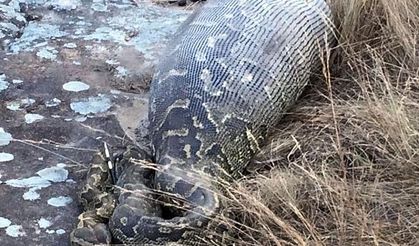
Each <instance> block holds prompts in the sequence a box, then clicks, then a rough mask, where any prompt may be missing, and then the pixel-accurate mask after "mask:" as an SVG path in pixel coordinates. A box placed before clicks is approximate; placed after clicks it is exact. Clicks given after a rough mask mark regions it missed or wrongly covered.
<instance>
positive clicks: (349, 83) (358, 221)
mask: <svg viewBox="0 0 419 246" xmlns="http://www.w3.org/2000/svg"><path fill="white" fill-rule="evenodd" d="M331 5H332V9H333V12H334V15H335V23H336V26H337V30H338V32H337V38H338V40H339V45H338V47H337V48H334V49H333V50H332V51H331V53H332V56H331V57H332V59H331V60H327V61H326V62H325V64H326V65H327V64H330V65H329V66H325V68H324V69H323V73H322V74H321V75H319V76H318V78H319V79H317V80H316V81H315V82H313V84H312V85H311V86H310V88H309V89H308V90H307V91H306V93H305V94H304V95H303V97H302V98H301V99H300V100H299V102H298V105H296V106H295V107H294V108H293V109H291V111H290V113H289V115H288V116H287V117H285V119H284V121H283V122H282V123H281V124H280V125H279V126H278V127H277V133H276V135H275V136H274V137H273V138H272V139H271V141H270V142H269V145H268V146H267V147H266V148H265V149H264V150H263V152H262V154H261V155H259V156H258V158H257V160H255V164H253V165H252V166H251V167H250V170H251V175H249V176H248V177H247V178H244V179H242V180H240V181H238V182H236V183H235V184H234V186H231V187H228V188H227V195H226V199H225V200H226V203H227V206H226V208H227V209H225V210H224V214H223V215H222V216H221V218H220V219H221V220H222V221H223V223H225V224H227V225H228V227H229V231H230V233H229V234H228V235H232V236H231V237H229V238H227V239H225V240H226V242H225V243H223V244H225V245H233V244H235V245H417V243H418V242H419V73H418V72H419V70H418V64H419V63H418V60H419V59H418V55H419V53H418V51H417V47H418V34H419V1H418V0H397V1H388V0H334V1H332V3H331ZM237 221H240V223H239V222H237Z"/></svg>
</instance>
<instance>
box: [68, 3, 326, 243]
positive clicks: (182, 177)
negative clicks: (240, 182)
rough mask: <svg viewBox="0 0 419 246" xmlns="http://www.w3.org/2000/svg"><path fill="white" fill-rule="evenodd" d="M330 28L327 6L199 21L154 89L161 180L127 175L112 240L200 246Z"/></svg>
mask: <svg viewBox="0 0 419 246" xmlns="http://www.w3.org/2000/svg"><path fill="white" fill-rule="evenodd" d="M330 18H331V14H330V10H329V8H328V6H327V3H326V2H325V1H324V0H212V1H208V3H206V4H205V5H203V6H202V7H201V8H200V9H198V10H197V11H195V12H194V13H193V14H192V16H191V17H190V18H189V19H188V20H187V21H186V22H185V23H184V24H183V25H182V27H181V28H180V29H179V31H178V32H177V33H176V35H175V37H174V39H173V40H172V41H171V44H170V45H169V47H168V48H167V51H166V56H165V57H164V58H162V59H161V61H160V63H159V65H158V67H157V72H156V74H155V76H154V79H153V81H152V83H151V92H150V108H149V121H150V125H149V135H150V140H151V148H152V159H153V161H154V162H155V163H157V164H158V167H157V168H156V169H157V171H152V172H151V174H150V169H147V168H144V166H143V167H142V168H141V167H137V168H138V170H140V171H139V173H140V175H137V176H135V175H133V174H132V173H135V172H132V169H130V168H125V169H121V170H120V171H118V174H117V175H115V176H116V177H117V182H116V184H117V187H124V189H123V190H122V191H120V192H116V195H117V196H119V200H118V202H116V203H115V204H116V205H115V206H116V208H115V210H114V211H113V214H112V216H111V217H110V219H109V230H110V231H111V234H112V236H113V238H115V239H116V240H117V241H120V242H124V243H139V244H140V245H144V244H149V245H166V244H168V243H169V242H175V243H179V244H182V245H199V238H200V237H201V236H203V235H204V234H205V233H207V234H208V232H206V230H207V229H208V227H207V226H208V225H209V224H211V223H209V222H210V220H211V218H213V217H214V216H215V215H216V213H217V212H218V211H219V207H220V204H219V201H218V196H217V195H216V193H217V190H218V188H219V185H218V180H219V179H220V178H222V179H229V178H236V177H238V176H240V175H241V172H242V171H243V169H244V168H245V167H246V165H247V164H248V163H249V161H250V160H251V159H252V157H253V156H254V155H255V153H257V152H258V150H259V148H260V146H261V145H262V144H263V142H264V140H265V139H266V137H267V135H268V133H269V130H270V129H271V128H272V127H274V126H275V125H276V124H277V123H278V121H279V120H280V119H281V117H282V116H283V114H284V113H285V112H286V110H287V108H288V107H289V106H291V105H292V104H293V103H294V102H295V101H296V100H297V98H298V97H299V95H300V94H301V92H302V91H303V89H304V87H305V86H306V84H307V82H308V80H309V77H310V76H311V73H312V72H313V71H315V70H316V69H317V68H319V67H320V65H321V60H320V59H321V55H322V53H323V52H322V51H323V50H324V49H325V47H326V45H327V44H328V43H329V41H330V39H331V37H332V35H331V28H330V27H329V24H328V23H330ZM145 156H146V155H143V157H141V158H147V157H145ZM137 164H138V163H137ZM137 164H132V165H133V166H138V165H137ZM126 170H128V171H126ZM147 170H148V171H147ZM141 177H142V178H141ZM150 177H151V178H150ZM107 179H108V177H106V178H104V179H103V180H107ZM156 191H157V193H158V194H157V195H156V194H155V193H156ZM102 192H104V193H106V194H109V193H111V192H112V191H109V190H106V189H102ZM103 197H108V196H103ZM99 200H100V199H99ZM155 200H159V201H163V202H166V203H168V204H169V205H166V206H160V203H158V202H155ZM106 204H110V203H109V202H108V203H106V202H101V206H103V207H106ZM170 204H171V205H172V207H171V206H170ZM176 206H180V207H186V208H187V210H186V211H184V210H183V209H181V208H178V209H176V208H173V207H176ZM108 207H109V206H108ZM111 207H112V206H111ZM108 210H109V209H108ZM108 210H106V211H108ZM167 213H169V214H170V215H169V216H168V215H167ZM103 217H104V218H105V219H104V220H102V221H99V222H98V223H99V224H100V229H97V228H96V227H98V225H97V224H95V225H92V224H89V225H86V227H88V228H90V229H89V230H90V231H92V230H93V231H94V232H92V233H91V234H92V235H93V234H95V235H96V238H104V237H105V236H103V235H107V236H106V237H108V234H106V232H105V231H106V230H105V229H104V230H102V228H106V226H103V225H102V224H104V223H106V217H107V216H103ZM108 217H109V216H108ZM96 221H98V220H96ZM91 228H93V229H91ZM98 231H99V232H100V233H103V235H102V234H100V233H98ZM89 233H90V232H89ZM82 234H83V233H81V234H78V233H75V234H74V233H73V235H76V238H77V237H78V236H77V235H79V236H80V235H82ZM98 235H99V236H98ZM100 235H102V236H100ZM81 237H83V236H81ZM203 245H205V244H203Z"/></svg>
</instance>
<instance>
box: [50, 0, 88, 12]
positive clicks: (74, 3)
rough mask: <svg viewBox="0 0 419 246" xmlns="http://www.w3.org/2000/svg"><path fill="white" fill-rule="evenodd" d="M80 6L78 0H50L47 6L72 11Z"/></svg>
mask: <svg viewBox="0 0 419 246" xmlns="http://www.w3.org/2000/svg"><path fill="white" fill-rule="evenodd" d="M81 4H82V2H81V1H80V0H50V2H49V5H52V6H53V7H54V8H55V9H61V10H74V9H77V7H79V6H80V5H81Z"/></svg>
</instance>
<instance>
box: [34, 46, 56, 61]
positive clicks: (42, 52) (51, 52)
mask: <svg viewBox="0 0 419 246" xmlns="http://www.w3.org/2000/svg"><path fill="white" fill-rule="evenodd" d="M57 54H58V51H57V50H56V49H54V48H53V47H50V46H46V47H42V48H40V49H39V51H38V52H36V56H38V57H39V58H41V59H47V60H51V61H54V60H56V59H57Z"/></svg>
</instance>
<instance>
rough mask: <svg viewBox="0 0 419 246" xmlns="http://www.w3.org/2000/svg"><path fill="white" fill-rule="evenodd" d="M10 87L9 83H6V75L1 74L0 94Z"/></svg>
mask: <svg viewBox="0 0 419 246" xmlns="http://www.w3.org/2000/svg"><path fill="white" fill-rule="evenodd" d="M8 87H9V82H7V81H6V75H5V74H0V92H1V91H4V90H6V89H7V88H8Z"/></svg>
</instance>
